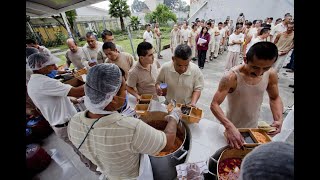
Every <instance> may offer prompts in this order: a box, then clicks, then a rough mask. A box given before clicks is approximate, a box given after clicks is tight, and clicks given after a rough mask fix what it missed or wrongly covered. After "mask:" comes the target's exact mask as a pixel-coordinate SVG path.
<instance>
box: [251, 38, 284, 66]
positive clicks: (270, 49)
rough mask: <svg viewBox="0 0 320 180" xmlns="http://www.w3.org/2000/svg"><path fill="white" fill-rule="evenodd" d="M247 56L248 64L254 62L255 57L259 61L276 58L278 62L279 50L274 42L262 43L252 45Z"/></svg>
mask: <svg viewBox="0 0 320 180" xmlns="http://www.w3.org/2000/svg"><path fill="white" fill-rule="evenodd" d="M246 55H247V62H250V61H253V57H254V56H255V57H256V58H258V59H259V60H272V59H274V58H276V60H275V61H277V59H278V48H277V46H276V45H275V44H274V43H272V42H268V41H261V42H258V43H256V44H254V45H252V46H251V47H250V49H249V50H248V52H247V54H246Z"/></svg>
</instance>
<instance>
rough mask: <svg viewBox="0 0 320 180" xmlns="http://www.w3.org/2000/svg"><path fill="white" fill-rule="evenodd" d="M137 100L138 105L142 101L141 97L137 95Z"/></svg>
mask: <svg viewBox="0 0 320 180" xmlns="http://www.w3.org/2000/svg"><path fill="white" fill-rule="evenodd" d="M136 99H137V103H138V102H139V101H140V99H141V96H139V95H137V96H136Z"/></svg>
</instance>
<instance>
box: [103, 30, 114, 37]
mask: <svg viewBox="0 0 320 180" xmlns="http://www.w3.org/2000/svg"><path fill="white" fill-rule="evenodd" d="M106 36H112V32H111V31H109V30H107V29H105V30H103V31H102V33H101V38H102V39H105V37H106Z"/></svg>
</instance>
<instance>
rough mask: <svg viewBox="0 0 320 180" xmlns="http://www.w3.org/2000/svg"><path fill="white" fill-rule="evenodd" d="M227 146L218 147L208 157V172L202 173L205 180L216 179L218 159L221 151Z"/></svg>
mask: <svg viewBox="0 0 320 180" xmlns="http://www.w3.org/2000/svg"><path fill="white" fill-rule="evenodd" d="M228 147H229V146H223V147H222V148H220V149H218V150H217V151H216V152H215V153H214V154H213V155H212V156H210V157H209V159H208V161H207V165H208V169H209V172H208V173H207V174H204V178H205V179H206V180H209V179H210V180H217V179H218V176H217V166H218V160H219V157H220V156H221V154H222V152H223V151H224V150H225V149H227V148H228Z"/></svg>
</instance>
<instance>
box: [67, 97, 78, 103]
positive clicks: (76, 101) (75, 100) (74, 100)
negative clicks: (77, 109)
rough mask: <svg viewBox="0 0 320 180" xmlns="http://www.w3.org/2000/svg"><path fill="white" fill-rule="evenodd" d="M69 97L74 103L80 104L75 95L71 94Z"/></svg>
mask: <svg viewBox="0 0 320 180" xmlns="http://www.w3.org/2000/svg"><path fill="white" fill-rule="evenodd" d="M69 99H70V101H71V102H72V103H73V104H78V103H79V101H78V99H77V98H75V97H72V96H69Z"/></svg>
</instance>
